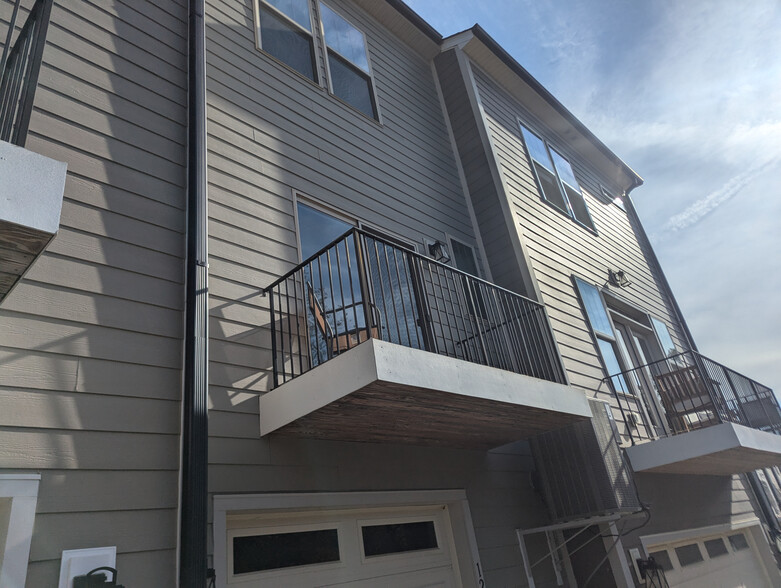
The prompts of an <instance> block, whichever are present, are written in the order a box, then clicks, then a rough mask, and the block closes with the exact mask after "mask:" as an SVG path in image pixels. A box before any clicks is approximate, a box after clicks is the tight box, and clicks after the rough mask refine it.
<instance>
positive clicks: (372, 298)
mask: <svg viewBox="0 0 781 588" xmlns="http://www.w3.org/2000/svg"><path fill="white" fill-rule="evenodd" d="M0 40H5V41H4V45H3V51H4V52H3V72H2V82H1V85H0V134H1V135H0V178H2V180H1V181H0V468H2V470H1V471H0V586H2V587H3V588H4V587H6V586H8V587H14V588H16V587H24V586H26V587H29V588H38V587H44V586H61V587H66V586H67V587H68V588H70V587H71V586H74V584H73V578H74V577H76V576H83V575H85V574H87V573H88V572H90V571H92V570H94V569H95V568H99V567H101V566H106V567H108V568H113V571H112V570H102V571H100V570H98V571H97V572H95V573H104V574H106V579H107V580H113V581H115V582H118V583H120V584H122V585H125V586H127V587H128V588H132V587H140V586H143V587H160V588H168V587H171V586H181V587H183V588H184V587H191V586H208V585H214V586H218V587H221V588H226V587H247V588H249V587H254V586H297V587H306V586H354V587H375V586H393V587H402V586H410V587H412V586H464V587H476V588H478V587H483V586H492V587H516V586H517V587H527V586H528V587H534V586H536V587H548V586H549V587H553V586H569V587H572V588H574V587H577V586H580V587H586V586H592V587H596V586H600V587H603V586H604V587H609V586H617V587H629V586H649V587H650V586H667V585H669V586H706V585H708V586H709V585H721V586H730V587H731V586H734V587H738V586H768V587H770V586H778V585H781V575H780V574H779V568H778V564H777V561H776V558H777V557H778V556H779V550H778V548H777V546H776V539H777V537H778V536H779V533H780V532H781V525H779V522H781V508H779V504H781V485H780V484H779V482H781V475H780V474H779V470H778V468H777V466H779V465H781V409H779V405H778V402H777V400H776V397H775V396H774V394H773V391H772V390H771V389H769V388H768V387H767V386H764V385H763V384H761V383H759V382H756V381H754V380H753V379H751V377H750V375H748V376H747V375H742V374H739V373H738V372H736V371H734V370H732V369H730V368H729V367H727V366H726V365H724V364H722V363H720V362H717V361H714V360H712V359H710V358H707V357H704V356H702V355H701V354H699V353H698V351H697V347H696V344H695V341H694V339H693V337H692V335H691V333H690V332H689V329H688V327H687V325H686V322H685V319H684V317H683V315H682V313H681V311H680V308H679V307H678V305H677V303H676V301H675V297H674V296H673V293H672V291H671V290H670V287H669V284H668V283H667V281H666V279H665V277H664V273H663V271H662V269H661V267H660V265H659V262H658V260H657V258H656V256H655V255H654V252H653V249H652V247H651V244H650V242H649V240H648V237H647V236H646V234H645V232H644V230H643V227H642V225H641V223H640V220H639V218H638V216H637V212H636V211H635V208H634V206H633V203H632V197H631V195H630V193H631V192H632V191H633V190H634V189H635V188H637V187H638V186H639V185H641V184H642V179H641V178H640V176H639V175H638V174H637V173H636V172H635V171H633V170H632V169H631V168H630V167H629V166H628V165H627V164H626V163H624V162H623V161H621V159H620V158H619V157H618V156H617V155H616V154H614V153H613V152H612V151H611V150H610V149H609V147H608V146H606V145H605V144H603V143H602V142H601V141H600V140H599V139H598V138H597V137H596V136H595V135H594V133H593V132H592V131H590V130H589V129H588V128H586V127H585V126H584V124H583V123H582V122H580V121H579V120H578V119H577V118H576V117H575V116H574V115H573V114H572V113H571V112H570V111H569V110H567V108H566V107H565V106H564V105H562V104H561V103H560V102H559V101H558V100H557V99H556V98H555V97H554V96H553V95H551V93H550V92H549V91H548V90H546V89H545V88H544V87H542V86H541V84H540V83H539V82H538V81H537V80H535V79H534V78H533V77H532V76H531V75H530V74H529V73H528V72H527V71H526V70H525V69H524V68H523V67H522V65H521V64H520V63H519V62H518V61H517V59H516V57H520V56H511V55H510V54H508V53H507V51H506V50H505V49H503V48H502V47H501V46H499V45H498V44H497V43H496V41H494V40H493V39H492V38H491V37H490V35H489V34H488V33H487V32H486V31H484V30H483V29H482V28H481V27H480V26H479V25H475V26H474V27H473V28H471V29H468V30H465V31H463V32H461V33H458V34H455V35H452V36H449V37H443V36H442V35H440V34H439V33H438V32H437V31H436V30H435V29H434V28H432V27H431V25H429V24H428V23H426V22H425V21H423V20H422V19H421V18H420V17H419V16H418V15H417V14H416V13H414V12H413V11H412V10H411V9H410V8H409V7H407V6H406V5H405V4H404V3H403V2H401V1H400V0H374V1H371V0H208V1H207V2H205V3H204V2H203V0H187V1H185V0H168V1H165V2H161V1H157V2H155V1H151V0H134V1H132V2H130V1H123V0H114V1H112V2H98V1H96V0H84V1H82V2H79V3H72V2H67V1H65V0H29V1H17V0H15V1H14V2H7V3H5V4H3V5H2V11H0ZM719 360H723V361H724V362H725V363H727V364H728V362H729V358H719ZM716 579H718V582H717V581H716Z"/></svg>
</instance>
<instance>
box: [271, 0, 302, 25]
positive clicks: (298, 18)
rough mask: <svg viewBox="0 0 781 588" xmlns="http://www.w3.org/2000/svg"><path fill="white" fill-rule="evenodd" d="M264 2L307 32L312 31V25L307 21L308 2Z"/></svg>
mask: <svg viewBox="0 0 781 588" xmlns="http://www.w3.org/2000/svg"><path fill="white" fill-rule="evenodd" d="M266 2H268V3H269V4H271V5H272V6H273V7H274V8H276V9H277V10H279V11H280V12H281V13H283V14H284V15H285V16H287V17H289V18H290V19H291V20H294V21H295V22H297V23H298V24H300V25H301V26H302V27H304V28H305V29H306V30H307V31H311V30H312V25H311V23H310V20H309V2H308V0H266Z"/></svg>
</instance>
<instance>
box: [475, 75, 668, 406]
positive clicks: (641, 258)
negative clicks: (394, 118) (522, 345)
mask: <svg viewBox="0 0 781 588" xmlns="http://www.w3.org/2000/svg"><path fill="white" fill-rule="evenodd" d="M473 70H474V73H475V79H476V83H477V86H478V89H479V93H480V100H481V104H482V106H483V108H484V110H485V113H486V119H487V122H488V126H489V129H490V132H491V137H492V140H493V144H494V147H495V155H496V158H497V160H498V161H499V164H500V167H501V168H502V169H503V173H504V180H505V183H506V186H507V190H508V195H507V196H508V198H509V199H510V200H511V202H512V205H513V207H514V211H515V215H516V221H517V222H518V224H519V226H520V227H521V229H522V231H523V233H524V235H525V243H526V246H527V248H528V252H529V258H530V260H531V263H532V267H533V270H534V273H535V275H536V277H537V280H538V282H539V287H540V291H541V294H542V297H543V302H544V303H545V304H546V305H547V306H548V310H549V314H550V318H551V324H552V326H553V330H554V332H555V334H556V339H557V341H558V344H559V350H560V351H561V354H562V357H563V360H564V365H565V367H566V369H567V371H568V374H569V377H570V382H571V383H572V385H574V386H577V387H579V388H583V389H585V390H594V391H596V390H600V382H601V379H602V378H603V377H604V376H605V374H604V373H603V372H602V370H601V368H600V367H599V366H600V361H599V356H598V354H597V351H596V348H595V346H594V343H593V342H592V339H591V336H590V334H589V329H588V325H587V323H586V320H585V317H584V316H583V312H582V310H581V307H580V302H579V301H578V297H577V294H576V291H575V287H574V284H573V282H572V276H578V277H580V278H582V279H584V280H586V281H587V282H590V283H593V284H596V285H598V286H600V287H601V286H602V285H604V284H605V283H606V282H607V278H608V275H607V272H608V269H613V270H617V269H622V270H624V271H625V272H627V274H628V275H629V277H630V280H631V282H632V286H631V287H630V288H627V289H623V290H621V291H620V292H619V294H620V296H622V297H624V298H625V299H627V300H628V301H629V302H631V303H634V304H635V305H637V306H638V307H640V308H643V309H645V310H646V311H648V312H650V313H651V314H652V315H654V316H656V317H658V318H660V319H662V320H663V321H665V322H666V323H667V324H668V325H670V327H671V331H672V333H673V336H674V337H675V338H676V342H677V343H678V344H679V346H681V348H683V345H682V335H681V331H680V328H679V326H678V324H677V322H676V320H675V319H674V318H673V313H672V310H671V307H670V305H669V304H668V300H667V298H666V296H665V295H664V294H663V293H662V292H663V289H662V286H661V282H660V280H659V276H657V275H655V273H654V272H653V271H652V269H651V267H650V265H649V263H648V262H647V260H646V258H645V255H644V251H643V249H642V248H641V246H640V244H639V242H638V239H637V237H636V235H635V233H634V229H633V227H632V225H631V222H630V220H629V218H628V215H627V214H626V213H625V212H624V211H623V210H621V209H620V208H618V207H617V206H615V205H614V204H612V203H609V202H606V201H605V199H604V197H602V196H601V191H600V186H604V187H605V188H607V189H608V190H610V191H611V192H612V193H613V194H618V193H619V191H618V189H617V187H615V186H613V185H611V182H609V181H608V180H607V179H606V178H602V177H599V176H598V175H597V174H596V173H595V172H594V171H593V168H592V167H591V166H589V165H588V164H587V162H585V161H582V160H581V158H580V157H579V156H578V155H577V154H576V153H575V152H574V151H573V150H572V149H571V148H570V147H569V146H568V144H567V142H566V141H565V140H563V139H562V138H560V137H558V136H556V135H554V134H553V133H552V132H551V131H549V130H548V129H547V128H546V127H545V126H544V125H543V124H542V123H541V122H540V121H539V120H537V119H535V118H534V117H533V116H532V115H531V114H529V113H528V111H527V110H526V109H524V108H523V107H522V106H521V105H520V104H519V103H518V102H517V101H515V100H514V99H513V98H512V97H510V96H509V95H508V93H507V92H505V91H504V90H503V89H502V88H500V87H499V86H498V85H497V84H496V83H495V82H493V81H492V80H491V79H490V78H488V76H486V75H485V74H484V73H483V72H481V71H480V70H479V69H478V68H477V67H474V68H473ZM519 120H520V121H523V123H524V124H525V125H526V126H528V127H529V128H530V129H532V130H533V131H535V132H537V133H538V134H540V135H541V136H543V137H544V138H545V139H546V140H548V141H549V142H550V144H551V145H552V146H554V147H555V148H556V149H557V150H558V151H560V152H561V153H562V154H563V155H564V156H565V157H567V158H568V159H569V161H570V163H571V164H572V167H573V170H574V172H575V176H576V177H577V179H578V182H579V183H580V186H581V189H582V191H583V193H584V196H585V199H586V203H587V205H588V208H589V211H590V213H591V216H592V219H593V221H594V225H595V227H596V231H597V234H594V233H593V232H592V231H589V230H588V229H585V228H583V227H581V226H579V225H577V224H576V223H575V222H574V221H573V220H572V219H570V218H569V217H567V216H566V215H564V214H562V213H561V212H559V211H558V210H557V209H555V208H554V207H553V206H551V205H549V204H548V203H546V202H544V201H543V200H542V199H541V198H540V194H539V190H538V188H537V184H536V181H535V178H534V174H533V171H532V169H531V167H530V164H529V161H528V158H527V156H526V152H525V149H524V146H523V142H522V138H521V133H520V128H519V126H518V121H519ZM601 392H604V393H605V394H604V398H605V399H607V398H608V396H609V395H608V394H607V393H606V392H607V391H606V389H605V387H604V386H602V388H601Z"/></svg>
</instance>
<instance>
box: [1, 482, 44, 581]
mask: <svg viewBox="0 0 781 588" xmlns="http://www.w3.org/2000/svg"><path fill="white" fill-rule="evenodd" d="M40 481H41V475H40V474H0V499H3V498H10V499H11V513H10V517H9V520H8V532H7V534H6V537H3V538H2V539H3V540H4V547H3V553H2V554H0V555H1V556H2V557H0V586H3V588H24V585H25V581H26V579H27V565H28V561H29V559H30V544H31V542H32V538H33V523H34V522H35V508H36V506H37V504H38V487H39V485H40Z"/></svg>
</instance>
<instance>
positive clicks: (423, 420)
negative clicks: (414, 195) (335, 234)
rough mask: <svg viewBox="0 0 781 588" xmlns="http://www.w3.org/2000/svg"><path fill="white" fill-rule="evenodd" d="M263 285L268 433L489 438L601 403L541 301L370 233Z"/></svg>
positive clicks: (574, 416) (477, 443) (579, 414)
mask: <svg viewBox="0 0 781 588" xmlns="http://www.w3.org/2000/svg"><path fill="white" fill-rule="evenodd" d="M266 293H267V294H268V296H269V305H270V312H271V330H272V354H273V374H274V389H273V390H272V391H270V392H268V393H266V394H264V395H263V396H262V397H261V399H260V415H261V417H260V420H261V434H262V435H265V434H268V433H270V432H272V431H275V432H277V433H280V434H292V435H297V436H309V437H316V438H324V439H340V440H350V441H377V442H394V443H414V444H426V445H448V446H463V447H475V448H477V447H481V448H488V447H496V446H498V445H502V444H504V443H508V442H510V441H516V440H518V439H521V438H525V437H528V436H530V435H533V434H537V433H540V432H544V431H547V430H551V429H555V428H559V427H562V426H564V425H567V424H569V423H572V422H576V421H578V420H583V419H586V418H589V417H590V416H591V412H590V409H589V405H588V402H587V400H586V397H585V395H584V394H583V393H581V392H579V391H576V390H574V389H572V388H570V387H568V386H567V385H566V384H565V382H566V379H565V376H564V371H563V368H562V365H561V361H560V358H559V356H558V353H557V350H556V346H555V342H554V339H553V335H552V332H551V329H550V325H549V323H548V318H547V314H546V312H545V308H544V307H543V306H541V305H539V304H537V303H536V302H533V301H532V300H529V299H527V298H524V297H522V296H519V295H517V294H515V293H513V292H510V291H508V290H505V289H503V288H500V287H499V286H496V285H494V284H491V283H489V282H486V281H484V280H480V279H478V278H475V277H473V276H471V275H469V274H466V273H464V272H460V271H458V270H456V269H454V268H452V267H450V266H447V265H444V264H442V263H438V262H436V261H434V260H432V259H429V258H427V257H425V256H422V255H419V254H417V253H415V252H413V251H410V250H409V249H406V248H404V247H402V246H400V245H398V244H394V243H391V242H389V241H388V240H385V239H383V238H380V237H379V236H377V235H374V234H372V233H369V232H365V231H362V230H358V229H352V230H350V231H348V232H347V233H346V234H344V235H342V236H341V237H339V238H338V239H336V240H335V241H334V242H332V243H331V244H329V245H328V246H326V247H325V248H323V249H322V250H321V251H319V252H317V253H315V254H314V255H313V256H312V257H310V258H309V259H307V260H306V261H304V262H303V263H301V264H300V265H299V266H297V267H296V268H295V269H293V270H292V271H291V272H289V273H288V274H286V275H285V276H283V277H281V278H280V279H279V280H277V281H276V282H274V283H273V284H272V285H271V286H269V287H268V288H267V289H266Z"/></svg>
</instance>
